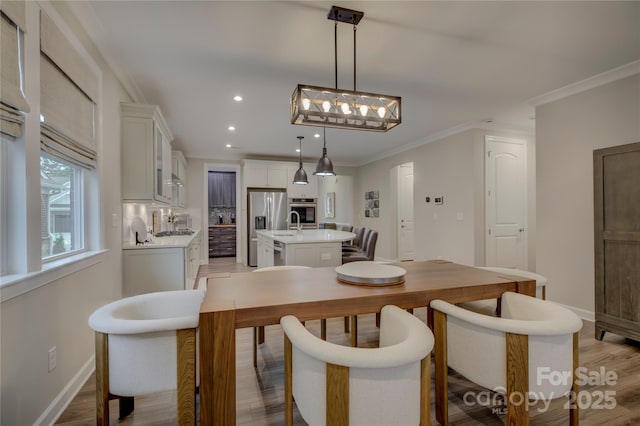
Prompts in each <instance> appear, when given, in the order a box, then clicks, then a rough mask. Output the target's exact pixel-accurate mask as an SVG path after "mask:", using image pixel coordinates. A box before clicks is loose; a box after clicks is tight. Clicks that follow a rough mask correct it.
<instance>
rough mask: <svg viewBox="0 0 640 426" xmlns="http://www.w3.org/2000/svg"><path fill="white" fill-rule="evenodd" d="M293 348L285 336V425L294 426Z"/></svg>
mask: <svg viewBox="0 0 640 426" xmlns="http://www.w3.org/2000/svg"><path fill="white" fill-rule="evenodd" d="M291 352H292V346H291V340H289V338H288V337H287V335H286V334H285V335H284V404H285V409H284V424H285V425H286V426H292V425H293V387H292V385H293V383H292V382H293V381H292V377H291V376H292V372H293V370H292V368H293V364H292V353H291Z"/></svg>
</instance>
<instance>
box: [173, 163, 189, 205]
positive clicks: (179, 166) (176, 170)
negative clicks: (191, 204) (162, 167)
mask: <svg viewBox="0 0 640 426" xmlns="http://www.w3.org/2000/svg"><path fill="white" fill-rule="evenodd" d="M171 158H172V160H173V161H172V163H171V172H172V178H173V177H175V178H177V179H178V180H179V182H176V179H173V185H172V194H173V195H172V197H171V205H173V206H174V207H180V208H184V207H185V206H186V198H187V196H186V195H187V160H185V159H184V155H182V152H180V151H172V152H171Z"/></svg>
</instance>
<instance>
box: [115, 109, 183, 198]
mask: <svg viewBox="0 0 640 426" xmlns="http://www.w3.org/2000/svg"><path fill="white" fill-rule="evenodd" d="M121 113H122V119H121V133H122V134H121V137H122V144H121V173H122V199H123V201H125V202H138V203H140V202H151V203H161V204H170V203H171V141H172V140H173V134H172V133H171V131H170V130H169V128H168V127H167V125H166V123H165V121H164V118H163V117H162V113H161V112H160V108H158V107H157V106H156V105H144V104H132V103H122V104H121Z"/></svg>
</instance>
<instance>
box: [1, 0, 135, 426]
mask: <svg viewBox="0 0 640 426" xmlns="http://www.w3.org/2000/svg"><path fill="white" fill-rule="evenodd" d="M54 9H56V10H57V11H58V12H59V14H60V15H61V16H62V18H63V19H64V20H65V21H66V22H67V23H68V24H69V27H70V28H71V29H72V30H73V31H74V32H75V34H76V35H77V36H78V38H79V39H80V41H81V42H82V43H83V44H84V46H85V47H86V49H87V51H88V52H89V53H90V54H91V56H92V57H93V58H94V60H95V62H96V63H98V65H99V66H100V68H101V69H102V73H103V82H102V84H103V86H102V99H101V102H100V105H99V106H98V108H99V110H101V111H102V116H101V118H100V127H99V128H100V129H101V134H100V135H99V140H100V141H101V145H100V147H99V149H98V152H99V156H100V159H99V166H98V167H99V174H100V176H101V184H100V187H99V193H100V202H101V206H100V210H99V213H98V214H96V215H95V217H94V218H92V220H96V219H99V220H96V222H97V223H98V226H97V227H98V228H99V229H100V231H101V234H102V236H101V238H102V243H101V246H102V247H103V248H106V249H109V250H110V251H109V252H107V253H106V254H105V255H104V258H103V260H102V261H101V262H99V263H97V264H95V265H92V266H89V267H87V268H86V269H83V270H81V271H79V272H75V273H72V274H70V275H66V276H64V277H63V278H60V279H57V280H55V281H52V282H49V283H47V284H46V285H44V286H42V287H39V288H37V289H35V290H32V291H29V292H27V293H25V294H22V295H20V296H18V297H15V298H12V299H10V300H7V301H5V302H3V303H2V305H1V308H0V311H1V312H0V314H1V327H2V328H1V333H2V334H1V337H0V339H1V344H0V351H1V352H0V354H1V379H0V380H1V390H0V398H1V402H0V403H1V407H2V410H1V414H0V415H1V419H0V423H1V424H3V425H30V424H33V423H34V422H36V420H37V419H38V418H39V417H41V416H43V417H42V419H41V420H44V421H45V423H49V422H51V421H53V417H54V416H55V415H57V414H59V410H61V409H62V408H63V404H64V403H65V402H66V401H64V398H65V397H72V396H73V394H71V393H65V392H72V391H73V389H71V390H70V389H69V388H67V389H65V387H66V386H71V387H73V386H75V385H78V384H79V385H82V384H83V381H82V379H79V378H78V377H77V376H76V375H77V374H78V373H88V372H90V371H91V369H92V368H93V362H92V357H93V354H94V334H93V332H92V331H91V329H90V328H89V326H88V325H87V320H88V317H89V315H90V314H91V313H92V312H93V311H94V310H95V309H96V308H98V307H100V306H102V305H104V304H106V303H108V302H109V301H112V300H114V299H117V298H119V297H120V296H121V291H122V290H121V288H122V260H121V259H122V257H121V252H120V249H121V235H122V230H121V226H122V225H121V222H122V221H121V216H120V214H121V213H120V211H121V209H120V105H119V104H120V102H121V101H131V98H130V97H129V96H128V95H127V94H126V92H125V91H124V90H123V88H122V86H121V85H120V84H119V82H118V81H117V80H116V79H115V77H114V75H113V74H112V73H111V71H110V70H109V68H108V67H107V66H106V65H105V63H104V61H103V59H102V58H101V57H100V56H99V55H98V54H97V53H96V50H95V48H94V47H93V46H92V45H91V44H90V43H89V42H88V38H87V36H86V35H85V33H84V32H83V31H82V29H81V28H80V26H79V25H78V23H77V22H76V21H75V20H74V19H73V18H72V16H71V15H70V14H69V12H68V9H67V8H66V5H64V4H58V3H56V4H55V6H54ZM27 15H28V20H29V25H30V26H29V28H28V33H27V35H26V37H25V45H26V46H28V47H30V48H32V47H35V49H36V51H35V52H34V51H33V50H30V51H27V54H26V55H27V57H26V58H25V60H26V66H27V67H29V66H33V65H34V64H37V63H38V62H39V52H38V51H37V49H38V37H39V31H38V22H39V15H38V3H35V2H27ZM31 24H33V25H31ZM29 74H30V72H27V75H29ZM31 75H33V74H31ZM35 75H36V76H37V75H38V74H37V73H36V74H35ZM32 84H33V82H30V83H28V85H32ZM36 84H37V83H36ZM31 94H33V92H31ZM29 96H30V93H27V97H28V100H29V101H30V104H31V108H32V113H31V114H34V111H37V108H34V106H35V105H36V104H37V98H35V101H34V99H33V98H29ZM27 120H30V123H31V126H33V127H35V130H34V131H31V132H30V133H26V134H27V135H29V134H30V135H35V136H34V137H27V138H25V139H26V140H25V141H24V143H25V145H28V146H29V149H27V150H26V151H27V153H28V154H29V153H34V152H35V153H36V156H37V152H38V151H39V148H38V146H39V138H38V133H39V131H38V130H37V127H38V124H37V122H38V120H37V117H35V118H33V117H28V118H27ZM26 173H28V174H35V176H36V177H39V162H38V160H37V158H36V160H35V161H34V160H33V159H31V160H30V161H29V162H28V165H27V169H26ZM38 179H39V178H38ZM27 190H28V191H31V189H30V186H29V185H27ZM27 194H28V195H31V196H33V195H34V196H35V199H36V206H37V203H38V202H39V188H38V190H37V191H36V193H35V194H30V193H27ZM38 215H39V210H37V209H36V214H35V217H29V218H27V221H31V222H33V220H34V219H35V227H36V229H39V228H38V227H39V217H38ZM112 215H115V217H113V216H112ZM32 216H33V215H32ZM112 219H113V220H112ZM21 220H25V218H24V217H22V218H21ZM30 225H31V227H33V225H34V224H33V223H30ZM10 226H11V224H10ZM16 226H17V224H16ZM34 235H35V236H36V237H39V234H38V232H35V233H34ZM23 238H24V237H23ZM38 244H39V241H37V242H36V244H34V246H35V247H36V248H37V245H38ZM36 251H37V250H36ZM31 252H32V253H33V250H32V251H31ZM42 276H43V277H45V278H46V277H47V276H48V275H47V274H46V273H45V274H42ZM52 346H56V348H57V367H56V369H55V370H53V371H52V372H51V373H48V372H47V351H48V350H49V348H50V347H52ZM74 378H75V379H76V381H75V382H74Z"/></svg>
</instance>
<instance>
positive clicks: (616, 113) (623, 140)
mask: <svg viewBox="0 0 640 426" xmlns="http://www.w3.org/2000/svg"><path fill="white" fill-rule="evenodd" d="M536 135H537V174H536V175H537V206H538V209H537V218H538V235H537V237H538V244H537V263H538V272H540V273H541V274H542V275H545V276H546V277H547V278H548V279H549V285H548V286H547V298H549V299H551V300H554V301H558V302H560V303H563V304H567V305H571V306H574V307H577V308H579V309H582V310H584V311H586V312H585V313H587V314H591V315H592V313H593V311H594V307H595V303H594V241H593V150H594V149H598V148H606V147H610V146H616V145H623V144H628V143H633V142H639V141H640V75H635V76H632V77H628V78H624V79H622V80H618V81H615V82H613V83H609V84H606V85H603V86H600V87H597V88H595V89H591V90H588V91H585V92H582V93H579V94H576V95H573V96H569V97H567V98H564V99H561V100H558V101H555V102H550V103H548V104H546V105H542V106H539V107H537V108H536Z"/></svg>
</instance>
